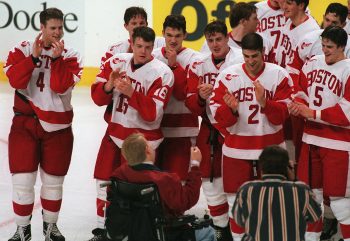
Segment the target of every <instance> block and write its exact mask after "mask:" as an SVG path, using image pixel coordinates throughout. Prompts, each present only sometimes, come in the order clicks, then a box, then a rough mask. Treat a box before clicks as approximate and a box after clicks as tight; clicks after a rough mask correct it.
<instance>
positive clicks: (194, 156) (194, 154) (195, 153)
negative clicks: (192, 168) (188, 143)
mask: <svg viewBox="0 0 350 241" xmlns="http://www.w3.org/2000/svg"><path fill="white" fill-rule="evenodd" d="M191 160H196V161H199V162H201V161H202V153H201V151H200V150H199V148H198V147H197V146H192V147H191Z"/></svg>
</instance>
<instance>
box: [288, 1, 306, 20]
mask: <svg viewBox="0 0 350 241" xmlns="http://www.w3.org/2000/svg"><path fill="white" fill-rule="evenodd" d="M303 6H304V5H303V4H300V5H297V3H296V2H295V1H292V0H286V1H285V3H284V4H283V10H284V16H285V17H287V18H292V19H293V18H294V17H295V16H296V15H297V14H298V13H299V11H304V9H303V8H302V7H303Z"/></svg>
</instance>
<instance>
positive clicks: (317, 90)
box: [314, 86, 323, 106]
mask: <svg viewBox="0 0 350 241" xmlns="http://www.w3.org/2000/svg"><path fill="white" fill-rule="evenodd" d="M322 91H323V87H321V86H316V88H315V98H316V100H314V105H315V106H321V105H322V96H321V93H320V92H322Z"/></svg>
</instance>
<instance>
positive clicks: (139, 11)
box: [124, 7, 147, 24]
mask: <svg viewBox="0 0 350 241" xmlns="http://www.w3.org/2000/svg"><path fill="white" fill-rule="evenodd" d="M138 15H139V16H141V17H142V18H144V19H145V21H146V22H147V13H146V11H145V9H144V8H141V7H130V8H127V9H126V10H125V13H124V23H125V24H128V23H129V21H130V20H131V19H132V18H134V17H136V16H138Z"/></svg>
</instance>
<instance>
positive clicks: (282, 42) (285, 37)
mask: <svg viewBox="0 0 350 241" xmlns="http://www.w3.org/2000/svg"><path fill="white" fill-rule="evenodd" d="M318 29H320V27H319V26H318V24H317V22H316V20H315V19H313V18H312V17H310V16H308V17H307V19H306V20H305V21H304V22H303V23H302V24H300V25H299V26H297V27H293V23H292V21H291V20H290V19H288V20H287V22H286V24H285V26H284V27H283V29H282V32H281V34H280V36H278V37H277V38H278V45H277V47H276V56H275V63H276V64H278V65H280V66H282V67H286V66H287V64H289V63H291V62H292V61H293V57H294V51H295V49H296V47H297V44H298V43H299V41H300V39H301V38H302V36H304V35H305V33H309V32H312V31H315V30H318Z"/></svg>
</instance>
